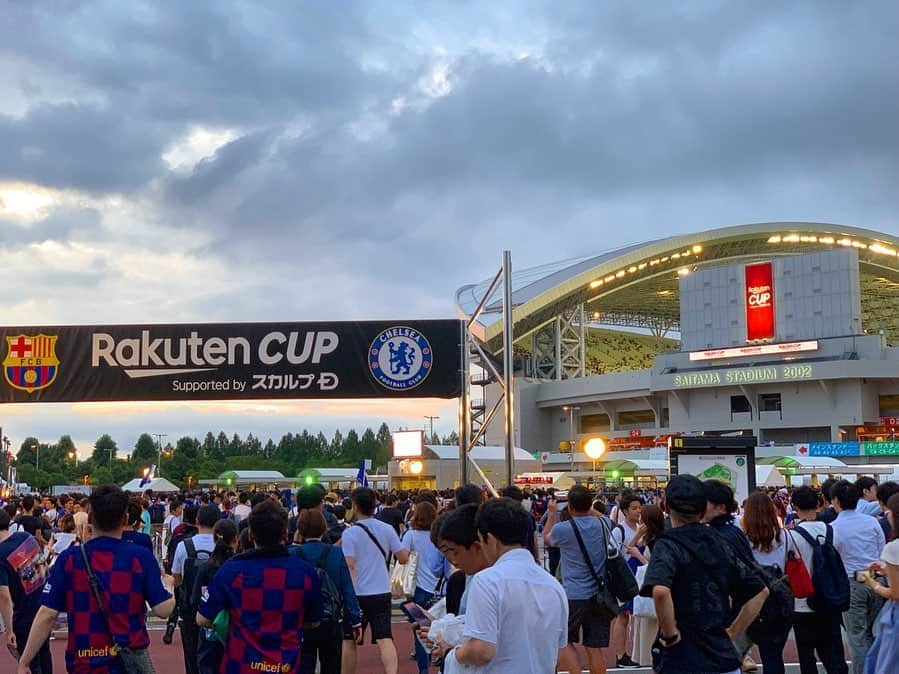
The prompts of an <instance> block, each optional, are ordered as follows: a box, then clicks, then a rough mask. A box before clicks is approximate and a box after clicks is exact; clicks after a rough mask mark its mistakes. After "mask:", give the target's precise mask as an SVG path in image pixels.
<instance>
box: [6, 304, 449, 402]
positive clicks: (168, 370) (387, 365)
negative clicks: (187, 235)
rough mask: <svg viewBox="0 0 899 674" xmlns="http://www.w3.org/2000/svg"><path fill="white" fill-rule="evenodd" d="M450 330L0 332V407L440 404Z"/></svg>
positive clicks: (411, 326) (402, 324)
mask: <svg viewBox="0 0 899 674" xmlns="http://www.w3.org/2000/svg"><path fill="white" fill-rule="evenodd" d="M461 344H462V323H461V322H460V321H456V320H436V321H367V322H352V323H350V322H337V323H325V322H320V323H222V324H197V325H193V324H179V325H109V326H56V327H53V326H35V327H13V328H9V327H7V328H0V349H2V351H0V353H2V354H3V355H4V359H3V379H2V382H0V402H80V401H113V400H240V399H248V398H252V399H261V398H392V397H397V398H398V397H405V398H408V397H419V398H425V397H434V398H452V397H455V396H458V395H459V393H460V391H461V372H460V368H461V348H462V346H461Z"/></svg>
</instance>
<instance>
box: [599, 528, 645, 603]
mask: <svg viewBox="0 0 899 674" xmlns="http://www.w3.org/2000/svg"><path fill="white" fill-rule="evenodd" d="M599 524H600V526H601V527H602V529H603V532H604V533H605V535H606V541H605V542H606V578H607V579H608V583H609V590H611V591H612V594H613V595H614V596H615V598H616V599H617V600H618V601H620V602H621V603H622V604H624V603H626V602H629V601H630V600H631V599H633V598H634V597H636V596H637V594H638V593H639V592H640V588H639V587H637V579H636V578H634V572H633V571H631V567H630V566H628V564H627V560H626V559H625V558H624V556H623V555H622V554H621V549H620V548H619V547H618V546H616V545H613V543H612V531H611V530H610V529H609V528H608V527H607V526H606V523H605V522H604V521H603V520H602V519H601V518H600V520H599Z"/></svg>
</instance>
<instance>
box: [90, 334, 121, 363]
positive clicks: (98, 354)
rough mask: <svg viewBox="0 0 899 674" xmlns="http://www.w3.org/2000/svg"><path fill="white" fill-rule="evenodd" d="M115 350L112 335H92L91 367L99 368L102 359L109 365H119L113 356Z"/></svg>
mask: <svg viewBox="0 0 899 674" xmlns="http://www.w3.org/2000/svg"><path fill="white" fill-rule="evenodd" d="M114 348H115V340H114V339H113V338H112V335H108V334H106V333H105V332H95V333H94V334H93V335H91V366H92V367H99V366H100V359H101V358H102V359H103V360H104V361H106V364H107V365H109V366H110V367H115V366H116V365H117V363H116V362H115V358H114V357H113V355H112V350H113V349H114Z"/></svg>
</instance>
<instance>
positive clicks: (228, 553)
mask: <svg viewBox="0 0 899 674" xmlns="http://www.w3.org/2000/svg"><path fill="white" fill-rule="evenodd" d="M212 535H213V538H214V539H215V547H214V548H213V550H212V553H211V554H210V555H209V559H207V560H206V561H205V562H203V564H202V565H201V566H200V568H199V569H198V571H197V582H196V583H195V584H194V587H193V589H192V595H191V606H192V607H194V612H196V607H198V606H199V605H200V602H201V601H202V600H203V598H204V597H205V596H206V594H207V588H208V587H209V583H210V581H211V580H212V577H213V576H214V575H215V573H216V571H218V570H219V568H221V566H222V565H223V564H224V563H225V562H227V561H228V560H229V559H231V557H233V556H234V554H235V553H236V552H237V541H238V537H237V524H236V523H235V522H234V520H233V519H223V520H219V521H218V522H216V523H215V526H214V527H213V529H212ZM224 655H225V644H223V643H222V642H221V641H220V640H219V638H218V636H216V634H215V632H214V631H213V630H211V629H208V628H204V629H201V630H200V638H199V641H198V644H197V665H198V667H199V671H200V674H218V671H219V669H220V667H221V663H222V658H223V657H224Z"/></svg>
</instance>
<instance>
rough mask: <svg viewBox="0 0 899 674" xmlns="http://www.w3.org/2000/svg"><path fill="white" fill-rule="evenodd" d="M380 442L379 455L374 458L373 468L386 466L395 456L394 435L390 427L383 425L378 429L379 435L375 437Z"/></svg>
mask: <svg viewBox="0 0 899 674" xmlns="http://www.w3.org/2000/svg"><path fill="white" fill-rule="evenodd" d="M375 439H376V440H377V441H378V451H377V454H376V455H375V456H373V457H371V458H372V466H386V465H387V464H388V463H389V462H390V457H392V456H393V434H392V433H391V432H390V427H389V426H388V425H387V424H385V423H382V424H381V425H380V427H379V428H378V434H377V435H376V436H375Z"/></svg>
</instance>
